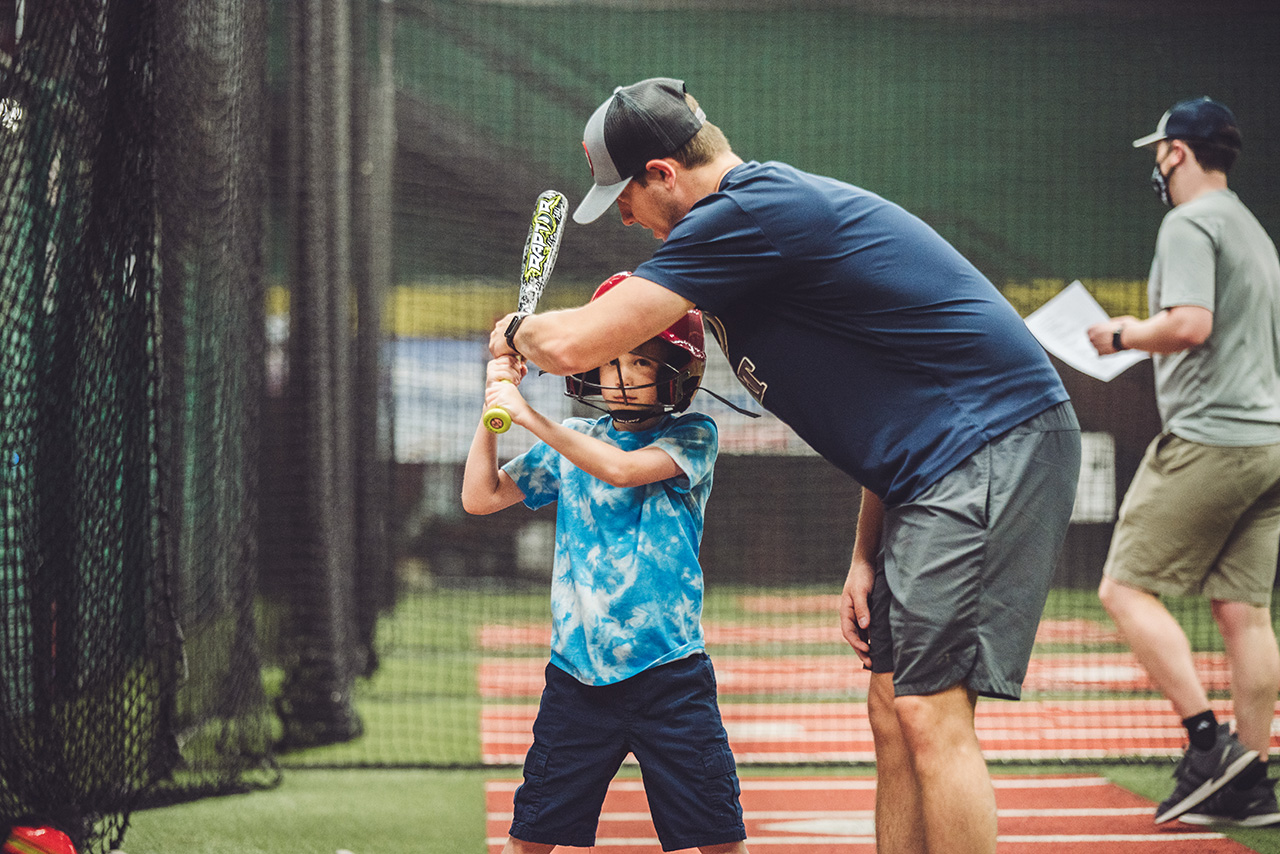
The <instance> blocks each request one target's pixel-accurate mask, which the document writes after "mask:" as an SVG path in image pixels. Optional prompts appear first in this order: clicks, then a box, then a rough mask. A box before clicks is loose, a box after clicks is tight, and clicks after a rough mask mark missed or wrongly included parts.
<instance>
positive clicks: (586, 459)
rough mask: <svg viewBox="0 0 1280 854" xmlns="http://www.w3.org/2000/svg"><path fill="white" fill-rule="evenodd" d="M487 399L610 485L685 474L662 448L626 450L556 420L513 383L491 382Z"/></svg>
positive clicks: (568, 458) (590, 473) (571, 460)
mask: <svg viewBox="0 0 1280 854" xmlns="http://www.w3.org/2000/svg"><path fill="white" fill-rule="evenodd" d="M485 402H486V404H487V405H489V406H494V405H497V406H501V407H503V408H504V409H506V410H507V412H509V413H511V420H512V421H514V422H515V423H516V424H519V425H520V426H521V427H523V428H525V429H526V430H528V431H529V432H530V433H532V434H533V435H535V436H537V437H538V438H539V439H541V440H542V441H544V442H546V443H547V444H548V445H550V446H551V447H553V448H555V449H556V450H557V451H559V452H560V453H561V454H563V455H564V457H565V459H567V460H568V461H569V462H571V463H573V464H574V465H575V466H577V467H578V468H580V469H582V470H583V471H585V472H586V473H587V474H589V475H591V476H592V477H595V478H597V479H599V480H603V481H604V482H605V483H607V484H609V485H610V486H624V487H625V486H643V485H644V484H646V483H656V482H657V481H660V480H667V479H668V478H673V477H679V476H681V475H683V474H684V470H683V469H681V468H680V466H678V465H676V461H675V460H674V459H672V458H671V456H670V455H669V454H668V453H667V452H666V451H664V450H662V449H661V448H654V447H648V448H640V449H639V450H636V451H624V450H622V449H621V448H619V447H616V446H614V445H610V444H609V443H608V442H602V441H601V440H599V439H597V438H595V437H594V436H588V435H586V434H585V433H579V432H578V431H576V430H571V429H569V428H568V427H565V426H564V425H563V424H558V423H556V422H555V421H552V420H551V419H550V418H547V417H546V416H545V415H543V414H542V413H541V412H538V411H537V410H535V409H533V407H531V406H529V404H528V403H526V402H525V400H524V398H523V397H522V396H521V394H520V392H519V391H518V390H517V389H516V388H515V386H513V385H511V384H510V383H499V384H498V385H496V386H491V387H490V389H489V392H488V394H487V395H486V397H485ZM486 432H487V431H486Z"/></svg>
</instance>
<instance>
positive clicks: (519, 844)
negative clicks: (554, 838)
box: [502, 836, 555, 854]
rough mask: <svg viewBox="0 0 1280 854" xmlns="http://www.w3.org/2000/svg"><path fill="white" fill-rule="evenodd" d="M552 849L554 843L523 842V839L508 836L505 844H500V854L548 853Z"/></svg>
mask: <svg viewBox="0 0 1280 854" xmlns="http://www.w3.org/2000/svg"><path fill="white" fill-rule="evenodd" d="M554 849H555V846H554V845H543V844H542V843H541V842H525V841H524V840H523V839H516V838H515V837H514V836H508V837H507V844H506V845H504V846H502V854H548V852H550V851H553V850H554Z"/></svg>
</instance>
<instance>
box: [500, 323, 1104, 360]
mask: <svg viewBox="0 0 1280 854" xmlns="http://www.w3.org/2000/svg"><path fill="white" fill-rule="evenodd" d="M1121 332H1124V324H1123V323H1122V324H1120V325H1119V326H1117V327H1116V330H1115V332H1112V333H1111V349H1112V350H1115V351H1116V352H1117V353H1119V352H1120V351H1121V350H1127V349H1129V348H1128V347H1126V346H1124V342H1123V341H1121V340H1120V333H1121ZM507 341H508V342H510V341H511V330H510V329H508V330H507Z"/></svg>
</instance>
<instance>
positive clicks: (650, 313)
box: [489, 276, 694, 376]
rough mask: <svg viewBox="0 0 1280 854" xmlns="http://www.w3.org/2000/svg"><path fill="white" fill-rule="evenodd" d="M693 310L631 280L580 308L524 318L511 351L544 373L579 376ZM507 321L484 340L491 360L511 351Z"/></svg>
mask: <svg viewBox="0 0 1280 854" xmlns="http://www.w3.org/2000/svg"><path fill="white" fill-rule="evenodd" d="M693 307H694V306H693V303H691V302H689V301H688V300H687V299H685V298H684V297H682V296H680V295H679V294H677V293H675V292H674V291H669V290H667V289H666V288H664V287H662V286H661V285H658V284H656V283H654V282H651V281H649V280H648V279H642V278H640V277H638V276H632V277H630V278H628V279H625V280H623V281H622V282H620V283H619V284H618V285H616V286H615V287H614V288H612V289H611V290H609V291H607V292H606V293H604V294H603V295H601V297H600V298H599V299H596V300H592V301H591V302H589V303H587V304H586V305H584V306H580V307H578V308H571V309H565V310H562V311H549V312H544V313H541V314H535V315H532V316H530V317H528V318H526V319H525V320H524V321H523V322H522V323H521V325H520V328H519V330H518V331H517V333H516V336H515V344H516V349H517V350H518V351H519V355H522V356H524V357H525V358H526V359H528V360H529V361H530V362H533V363H534V364H535V365H537V366H538V367H539V368H541V369H542V370H544V371H547V372H548V373H552V374H558V375H560V376H564V375H567V374H576V373H581V372H582V371H589V370H591V369H592V368H598V367H599V366H601V365H603V364H606V363H607V362H609V361H610V360H612V359H616V358H617V357H618V356H620V355H621V354H623V353H627V352H630V351H631V350H634V349H635V348H636V347H638V346H639V345H641V344H643V343H644V342H645V341H648V340H649V339H650V338H652V337H654V336H655V335H657V334H658V333H659V332H662V331H663V330H664V329H666V328H667V327H668V326H670V325H671V324H673V323H675V322H676V321H677V320H679V319H680V318H681V317H683V316H684V314H685V313H686V312H687V311H689V309H691V308H693ZM510 320H511V315H507V316H506V317H504V318H502V319H501V320H499V321H498V322H497V324H496V325H495V326H494V328H493V332H492V333H491V334H490V336H489V350H490V352H491V353H493V355H494V356H495V357H497V356H501V355H507V354H511V353H512V350H511V348H510V347H509V346H508V345H507V339H506V335H505V333H506V329H507V324H508V323H509V322H510Z"/></svg>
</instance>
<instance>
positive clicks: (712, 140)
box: [634, 92, 730, 186]
mask: <svg viewBox="0 0 1280 854" xmlns="http://www.w3.org/2000/svg"><path fill="white" fill-rule="evenodd" d="M684 100H685V103H686V104H688V105H689V109H690V110H692V111H694V112H695V113H696V112H697V111H698V101H697V99H696V98H694V97H693V96H692V95H690V94H689V93H688V92H686V93H685V94H684ZM729 150H730V148H729V140H728V139H727V138H726V137H725V135H724V131H722V130H720V128H718V127H716V126H715V125H713V124H712V123H711V122H709V121H706V120H703V122H702V127H701V129H699V130H698V132H697V133H695V134H694V135H693V136H692V137H690V139H689V141H688V142H686V143H685V144H684V145H682V146H680V147H679V148H677V149H676V150H675V151H673V152H671V153H670V154H668V155H667V156H668V157H670V158H671V159H672V160H674V161H675V162H677V163H679V164H680V165H681V166H683V167H684V168H686V169H692V168H694V167H696V166H705V165H706V164H708V163H711V162H712V161H714V160H715V159H716V158H717V157H719V156H720V155H721V154H724V153H725V152H727V151H729ZM634 180H636V181H638V182H639V183H640V185H641V186H644V185H645V184H647V183H648V181H649V176H648V173H646V172H641V173H640V174H639V175H637V176H635V179H634Z"/></svg>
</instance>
